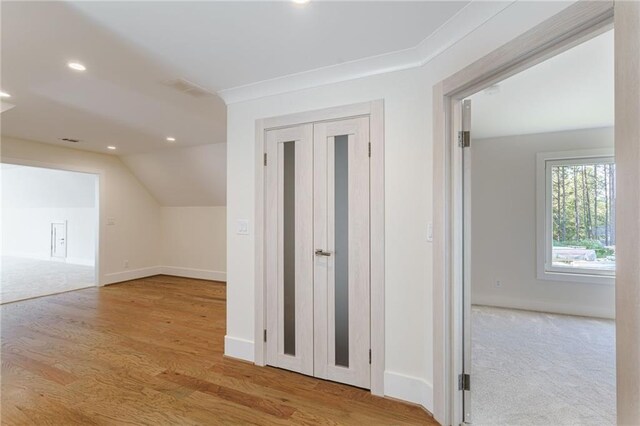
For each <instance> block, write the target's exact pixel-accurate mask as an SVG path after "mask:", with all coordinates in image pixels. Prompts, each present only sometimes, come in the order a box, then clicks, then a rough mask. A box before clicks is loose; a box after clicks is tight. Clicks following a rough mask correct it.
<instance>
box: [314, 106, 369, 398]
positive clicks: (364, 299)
mask: <svg viewBox="0 0 640 426" xmlns="http://www.w3.org/2000/svg"><path fill="white" fill-rule="evenodd" d="M368 144H369V119H368V118H356V119H350V120H340V121H335V122H328V123H316V124H315V125H314V237H315V238H314V243H315V246H316V251H318V250H319V251H320V252H321V253H323V254H322V255H316V259H315V271H314V301H315V303H314V306H315V312H314V318H315V333H314V342H315V343H314V353H315V357H314V372H315V375H316V376H317V377H321V378H327V379H330V380H335V381H339V382H343V383H348V384H351V385H354V386H360V387H365V388H368V387H369V386H370V364H369V349H370V345H369V342H370V327H369V321H370V313H369V309H370V302H369V297H370V296H369V287H370V282H369V154H368Z"/></svg>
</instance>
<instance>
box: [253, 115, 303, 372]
mask: <svg viewBox="0 0 640 426" xmlns="http://www.w3.org/2000/svg"><path fill="white" fill-rule="evenodd" d="M265 146H266V154H267V165H266V167H265V185H266V192H265V195H266V196H265V213H266V214H265V253H266V256H265V279H266V292H267V295H266V296H267V297H266V299H267V363H268V364H270V365H273V366H276V367H281V368H286V369H288V370H292V371H297V372H300V373H304V374H309V375H312V374H313V260H314V255H313V174H312V170H313V126H312V125H311V124H309V125H303V126H297V127H291V128H286V129H279V130H271V131H268V132H266V143H265Z"/></svg>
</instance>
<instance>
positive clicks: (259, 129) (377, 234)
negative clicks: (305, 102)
mask: <svg viewBox="0 0 640 426" xmlns="http://www.w3.org/2000/svg"><path fill="white" fill-rule="evenodd" d="M361 116H369V119H370V124H369V125H370V141H371V160H370V161H371V163H370V173H371V177H370V185H371V198H370V205H371V218H370V220H371V330H372V333H371V393H372V394H374V395H380V396H382V395H384V365H385V361H384V355H385V346H384V330H385V320H384V101H383V100H375V101H371V102H363V103H358V104H352V105H346V106H339V107H334V108H328V109H322V110H316V111H309V112H302V113H297V114H290V115H285V116H280V117H272V118H264V119H259V120H256V145H255V160H256V162H255V176H256V192H255V209H256V210H255V228H256V229H255V325H254V326H255V329H254V339H255V340H254V342H255V344H254V350H255V353H254V363H255V364H256V365H259V366H264V365H266V363H265V358H266V357H265V354H266V345H265V342H264V330H265V329H266V327H265V325H266V309H265V301H266V298H265V284H266V280H265V278H264V272H265V268H264V254H265V250H264V244H265V238H264V232H265V226H264V220H265V214H264V191H265V183H264V152H265V147H264V141H265V132H266V131H267V130H272V129H277V128H282V127H290V126H297V125H301V124H306V123H316V122H320V121H333V120H340V119H346V118H354V117H361Z"/></svg>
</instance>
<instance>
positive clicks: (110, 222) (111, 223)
mask: <svg viewBox="0 0 640 426" xmlns="http://www.w3.org/2000/svg"><path fill="white" fill-rule="evenodd" d="M115 224H116V220H115V219H114V218H112V217H108V218H107V226H114V225H115Z"/></svg>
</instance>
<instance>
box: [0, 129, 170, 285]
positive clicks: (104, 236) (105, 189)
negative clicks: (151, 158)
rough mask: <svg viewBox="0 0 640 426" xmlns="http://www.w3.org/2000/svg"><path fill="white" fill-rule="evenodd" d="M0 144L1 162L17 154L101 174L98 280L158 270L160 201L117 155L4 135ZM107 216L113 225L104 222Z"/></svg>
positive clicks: (25, 159) (26, 159) (18, 157)
mask: <svg viewBox="0 0 640 426" xmlns="http://www.w3.org/2000/svg"><path fill="white" fill-rule="evenodd" d="M1 149H2V161H10V159H15V160H17V161H22V162H28V163H30V165H34V166H37V165H39V164H41V165H56V166H58V167H60V168H65V167H70V168H77V169H82V170H84V171H88V172H89V171H91V172H97V173H100V179H101V182H100V185H101V196H100V204H101V205H100V214H101V224H100V226H101V229H100V259H99V261H100V263H99V278H100V279H99V282H100V284H108V283H111V282H118V281H123V280H127V279H132V278H137V277H139V276H145V275H151V274H153V273H157V271H158V265H160V257H161V220H160V206H159V205H158V202H157V201H156V200H155V199H154V198H153V197H152V196H151V195H150V194H149V192H148V191H147V190H146V189H145V187H144V186H142V184H140V182H139V181H138V180H137V179H136V178H135V177H134V176H133V174H131V172H130V171H129V170H128V169H127V168H126V166H125V165H124V164H123V163H122V161H120V159H119V158H118V157H116V156H113V155H105V154H96V153H90V152H86V151H79V150H75V149H69V148H62V147H58V146H53V145H49V144H42V143H37V142H32V141H26V140H20V139H13V138H7V137H2V145H1ZM109 220H112V221H113V225H108V224H107V223H108V221H109ZM3 232H6V226H5V227H3ZM125 261H128V267H125Z"/></svg>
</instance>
